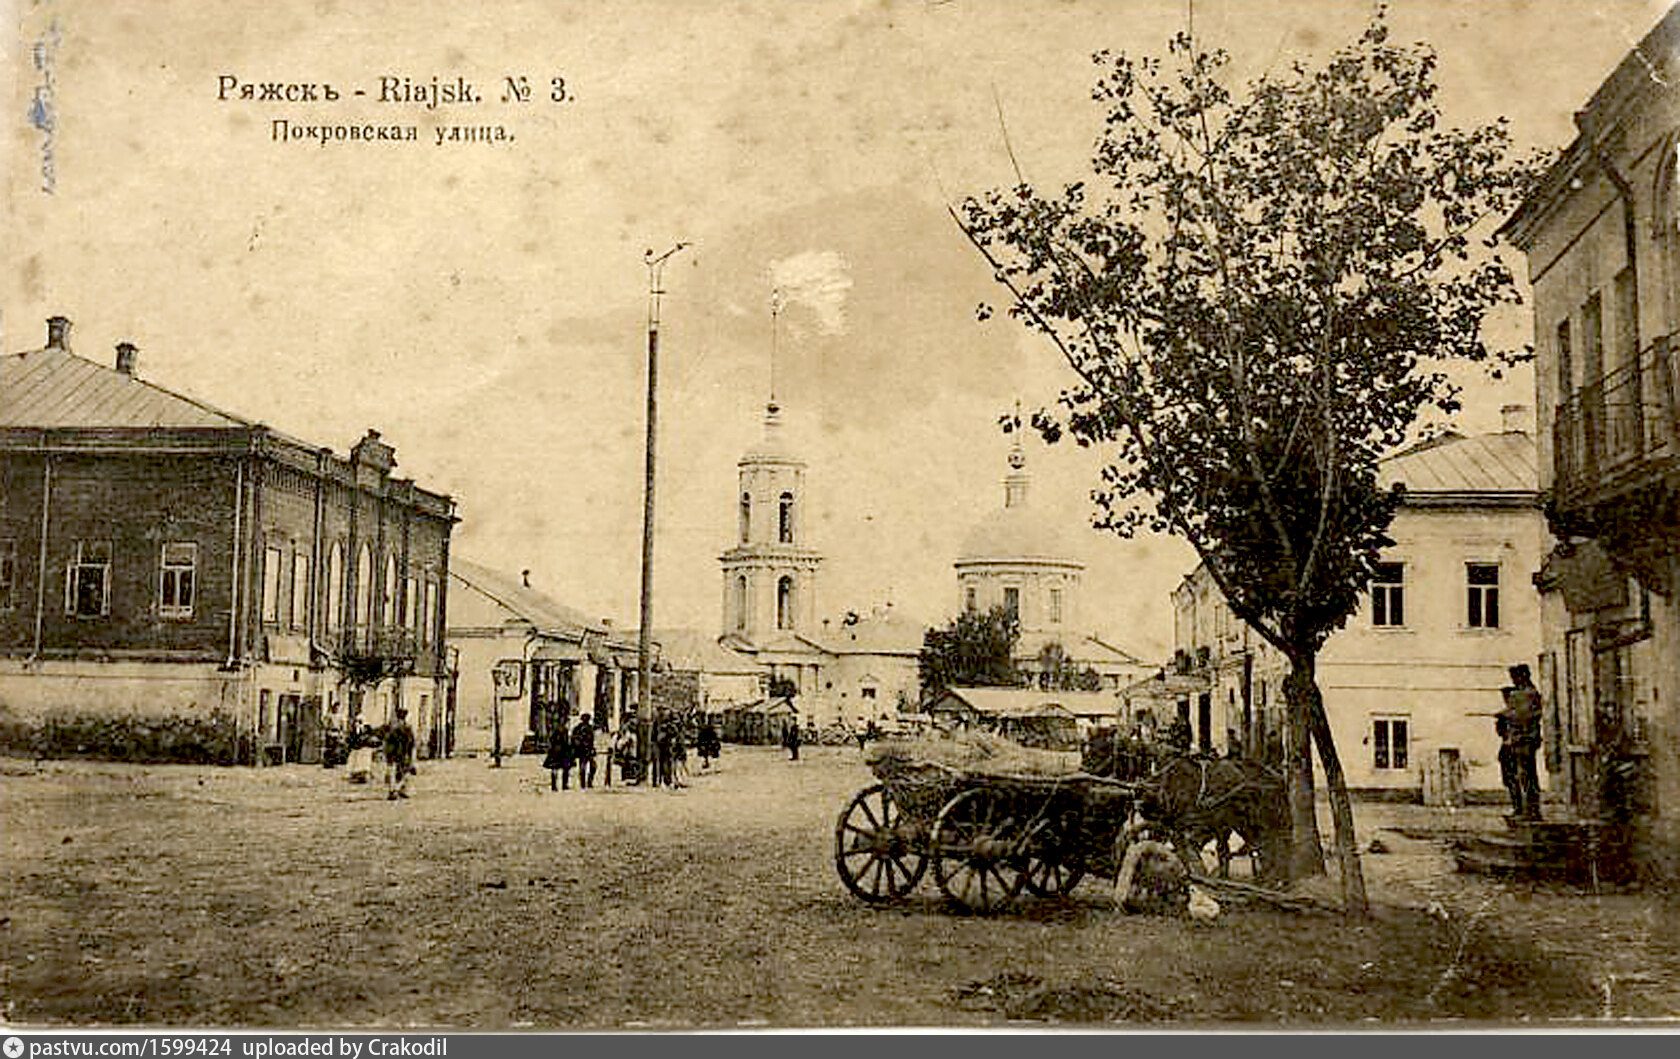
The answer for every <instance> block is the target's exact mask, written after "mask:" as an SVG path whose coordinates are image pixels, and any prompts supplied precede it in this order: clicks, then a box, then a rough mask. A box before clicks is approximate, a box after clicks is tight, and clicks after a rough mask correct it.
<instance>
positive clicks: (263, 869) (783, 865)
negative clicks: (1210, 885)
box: [0, 747, 1680, 1029]
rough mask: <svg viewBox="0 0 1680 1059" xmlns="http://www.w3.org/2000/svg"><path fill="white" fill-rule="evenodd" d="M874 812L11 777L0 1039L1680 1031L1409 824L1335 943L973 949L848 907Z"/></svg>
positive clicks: (1096, 926) (1261, 929)
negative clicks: (94, 1030)
mask: <svg viewBox="0 0 1680 1059" xmlns="http://www.w3.org/2000/svg"><path fill="white" fill-rule="evenodd" d="M869 782H871V777H870V776H869V774H868V772H867V771H866V770H865V769H864V768H863V766H862V765H861V764H860V763H859V760H858V754H857V751H856V750H855V749H851V748H844V749H841V748H808V749H807V750H806V752H805V754H804V757H803V760H801V761H800V762H798V763H797V764H795V763H790V762H788V761H786V760H785V759H784V755H783V754H782V753H780V752H779V751H775V750H770V749H757V748H754V749H744V748H737V747H727V748H726V749H725V755H724V758H723V763H722V769H721V771H720V772H718V773H717V774H715V775H699V776H696V777H695V778H694V782H693V784H692V786H691V787H690V788H688V789H686V790H682V791H659V790H641V789H624V788H612V789H599V788H598V789H596V790H593V791H589V792H578V791H571V792H562V793H558V794H551V793H549V792H548V791H547V789H546V788H547V773H545V772H543V771H541V769H540V768H539V767H538V764H537V761H536V759H534V758H519V759H514V760H512V761H511V762H510V763H509V765H508V767H506V768H503V769H500V770H494V769H491V768H489V767H488V763H487V762H485V761H483V760H459V761H449V762H437V763H430V762H423V763H422V764H421V770H420V774H419V776H418V777H417V778H416V779H415V780H414V782H413V785H412V791H413V797H412V798H411V799H409V800H407V801H399V802H391V801H387V800H386V799H385V797H384V795H383V792H382V791H380V790H378V789H377V788H371V787H360V786H353V785H351V784H349V783H348V782H347V781H346V778H345V774H344V772H343V771H342V770H326V769H321V768H317V767H305V766H287V767H283V768H275V769H263V770H253V769H216V768H199V767H189V766H124V765H110V764H99V763H80V762H43V763H33V762H29V761H22V760H11V761H6V762H0V821H3V822H4V825H5V829H4V839H3V841H4V849H5V862H4V865H3V869H0V870H3V875H4V880H5V885H4V890H3V891H0V906H3V907H0V993H3V997H4V1014H5V1017H6V1019H7V1021H9V1022H12V1023H15V1024H17V1023H22V1024H41V1023H45V1024H56V1025H70V1024H74V1025H83V1024H156V1025H191V1026H267V1027H296V1028H306V1027H327V1026H332V1027H344V1026H398V1025H401V1026H441V1027H454V1028H461V1029H467V1028H518V1027H535V1028H544V1029H551V1028H643V1027H656V1028H665V1027H696V1028H698V1027H708V1028H734V1027H757V1026H775V1027H787V1026H834V1027H839V1026H848V1025H893V1026H985V1025H1000V1024H1023V1023H1024V1024H1029V1025H1031V1024H1039V1023H1082V1024H1090V1023H1105V1024H1120V1025H1136V1026H1160V1025H1176V1026H1184V1025H1191V1026H1195V1025H1203V1024H1212V1025H1229V1024H1242V1025H1255V1024H1266V1025H1326V1024H1349V1023H1364V1022H1368V1021H1377V1022H1381V1023H1385V1024H1420V1023H1427V1024H1430V1025H1439V1020H1490V1019H1491V1020H1574V1019H1593V1018H1598V1017H1601V1016H1603V1015H1604V1014H1606V1013H1608V1014H1610V1015H1611V1016H1613V1017H1614V1016H1627V1015H1636V1016H1647V1017H1648V1016H1653V1015H1661V1014H1672V1013H1675V1012H1680V1002H1676V999H1675V998H1676V993H1675V992H1673V991H1671V990H1669V989H1668V983H1669V982H1670V981H1672V978H1671V977H1670V976H1669V974H1668V969H1669V968H1671V967H1673V966H1680V960H1676V959H1675V951H1676V950H1675V947H1674V945H1673V943H1674V941H1675V940H1676V939H1675V937H1674V929H1675V928H1674V927H1673V926H1672V925H1669V926H1666V927H1665V926H1664V925H1663V924H1664V922H1665V918H1664V915H1663V912H1662V910H1661V909H1658V908H1656V906H1654V905H1652V904H1651V903H1650V902H1648V901H1645V900H1644V899H1641V898H1629V897H1614V896H1611V897H1599V898H1591V897H1586V896H1583V895H1581V894H1579V893H1576V892H1561V891H1560V892H1557V893H1549V892H1543V891H1538V890H1536V889H1535V888H1533V887H1515V886H1512V885H1511V884H1500V883H1485V882H1483V881H1482V880H1469V881H1467V880H1464V879H1463V877H1456V876H1450V875H1449V872H1450V862H1447V861H1446V859H1445V858H1444V857H1443V856H1442V854H1441V853H1440V851H1439V850H1438V849H1435V848H1432V847H1430V846H1429V845H1428V844H1427V843H1412V844H1407V843H1405V842H1404V840H1398V839H1395V838H1394V836H1393V835H1391V834H1389V833H1388V832H1380V831H1379V830H1378V829H1379V828H1381V827H1383V826H1385V825H1392V824H1394V823H1396V822H1397V821H1396V820H1395V819H1394V814H1396V813H1404V812H1405V811H1408V810H1409V809H1410V808H1412V807H1404V808H1401V807H1361V810H1360V812H1361V822H1362V825H1363V826H1364V827H1365V829H1366V830H1367V832H1368V833H1369V834H1381V835H1382V836H1383V837H1384V840H1385V842H1388V843H1390V848H1392V849H1394V852H1391V853H1388V854H1373V855H1371V856H1369V857H1368V858H1367V869H1368V871H1369V872H1370V873H1371V875H1372V879H1373V882H1372V890H1373V895H1374V897H1375V898H1376V899H1377V900H1378V901H1379V902H1380V903H1383V907H1381V908H1380V909H1379V913H1378V915H1376V916H1375V917H1374V918H1373V919H1372V920H1370V921H1369V922H1366V923H1362V924H1359V925H1357V926H1349V925H1347V924H1346V923H1345V922H1344V921H1343V920H1342V919H1340V918H1339V917H1337V916H1333V915H1327V914H1318V913H1313V914H1306V913H1291V912H1280V911H1271V910H1266V909H1262V908H1256V907H1236V906H1228V907H1227V908H1226V909H1225V911H1224V913H1223V914H1222V915H1221V916H1220V918H1219V919H1218V920H1217V921H1216V922H1214V923H1212V924H1198V923H1193V922H1190V921H1186V920H1178V919H1159V918H1148V917H1136V916H1127V915H1123V914H1121V913H1118V912H1116V911H1114V910H1112V909H1111V907H1110V901H1109V887H1108V886H1107V885H1105V884H1104V882H1103V881H1102V880H1091V881H1087V882H1086V883H1085V884H1083V885H1082V886H1081V887H1080V888H1079V889H1078V890H1077V891H1076V892H1075V894H1074V895H1073V896H1072V897H1071V898H1070V899H1067V900H1064V901H1062V902H1042V901H1041V902H1036V903H1032V902H1023V903H1022V904H1021V905H1020V906H1019V908H1018V909H1017V910H1015V911H1013V912H1011V913H1008V914H1005V915H1001V916H997V917H984V918H982V917H972V916H962V915H957V914H954V912H953V910H952V909H950V908H949V907H947V906H946V905H945V904H944V903H943V902H942V901H941V900H940V899H939V898H938V895H937V890H936V888H935V887H934V885H933V883H932V881H931V880H924V881H923V883H922V886H921V888H920V890H919V891H918V892H917V894H916V895H914V896H913V897H912V899H911V900H910V901H908V902H906V903H905V904H903V905H901V906H897V907H892V908H886V909H882V908H876V907H870V906H867V905H865V904H864V903H863V902H861V901H859V900H857V899H856V898H854V897H852V896H851V895H850V894H848V893H847V892H846V891H845V890H844V888H843V887H842V886H841V883H840V881H839V879H838V877H837V876H836V874H835V871H834V868H833V865H832V862H831V846H832V842H833V838H832V835H833V828H834V820H835V817H836V815H837V814H838V812H839V811H840V809H841V808H842V807H843V806H844V805H845V803H846V800H847V799H848V798H849V797H850V796H851V794H852V793H853V792H855V791H856V790H857V789H859V788H861V787H863V786H865V785H866V784H868V783H869ZM1399 822H1404V821H1399ZM1617 902H1621V904H1619V905H1618V904H1617ZM1431 904H1433V905H1434V907H1433V910H1432V913H1431V912H1430V911H1426V909H1430V906H1431ZM1636 904H1637V905H1638V907H1635V906H1636ZM1396 906H1407V907H1396ZM1583 909H1585V910H1586V911H1587V914H1586V915H1585V916H1583V914H1582V910H1583ZM1525 917H1526V918H1525ZM1672 920H1673V917H1672V916H1668V917H1667V921H1668V922H1670V923H1672ZM1548 924H1550V925H1548ZM1559 924H1561V925H1562V926H1561V927H1560V926H1559ZM1665 930H1666V931H1667V933H1666V934H1665V933H1664V932H1665ZM1632 949H1637V950H1638V951H1637V952H1632V951H1631V950H1632ZM1607 985H1608V991H1607V989H1606V986H1607ZM1671 1004H1672V1005H1673V1006H1669V1005H1671Z"/></svg>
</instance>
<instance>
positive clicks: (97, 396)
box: [0, 347, 256, 427]
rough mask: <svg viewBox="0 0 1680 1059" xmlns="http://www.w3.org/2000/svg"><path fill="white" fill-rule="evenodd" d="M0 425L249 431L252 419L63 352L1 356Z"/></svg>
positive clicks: (56, 349) (52, 350)
mask: <svg viewBox="0 0 1680 1059" xmlns="http://www.w3.org/2000/svg"><path fill="white" fill-rule="evenodd" d="M0 394H4V395H5V400H4V401H0V427H248V426H254V425H256V424H254V423H253V422H252V421H250V420H247V419H242V418H240V417H239V416H236V415H234V414H232V413H231V412H224V411H222V410H221V409H218V408H214V407H212V406H210V405H207V404H205V403H203V402H202V401H196V400H194V399H192V398H191V397H184V396H182V395H181V394H178V393H175V392H174V391H173V390H166V389H164V388H163V387H161V386H158V385H156V384H154V383H150V382H147V381H146V380H144V379H140V378H136V377H135V376H134V375H131V374H129V373H127V372H122V371H118V370H116V369H115V368H110V367H106V366H105V365H103V364H98V363H95V362H94V361H91V360H88V359H87V358H86V357H81V356H78V355H76V354H75V353H72V352H70V351H69V350H68V349H58V348H53V347H47V348H45V349H38V350H34V351H32V352H28V353H14V354H11V355H9V356H0Z"/></svg>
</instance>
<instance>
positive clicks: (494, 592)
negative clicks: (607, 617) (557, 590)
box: [449, 556, 627, 644]
mask: <svg viewBox="0 0 1680 1059" xmlns="http://www.w3.org/2000/svg"><path fill="white" fill-rule="evenodd" d="M449 574H450V576H451V577H453V578H455V580H457V581H459V582H461V583H462V584H463V585H465V586H467V587H468V588H470V589H472V590H474V591H476V592H477V593H478V594H479V595H481V596H483V597H484V598H486V599H488V600H489V601H490V602H491V603H493V604H494V605H495V606H496V607H498V608H499V609H500V610H502V611H504V612H505V613H506V614H507V616H508V617H507V618H505V619H503V620H509V619H511V620H515V621H522V622H525V623H527V624H529V625H531V626H533V627H535V628H536V630H537V631H538V632H541V633H544V634H545V635H549V636H558V637H561V638H563V639H570V640H577V639H581V638H582V637H583V634H584V632H585V631H588V632H592V633H596V634H599V635H604V636H607V638H608V639H609V640H610V641H611V642H613V643H615V644H622V643H624V642H627V641H625V640H624V638H623V637H616V636H611V635H610V633H611V631H612V630H611V628H610V627H609V626H608V625H607V623H606V622H603V621H599V620H597V619H594V618H591V617H589V616H588V615H586V614H584V613H583V612H582V611H580V610H577V609H575V608H573V607H569V606H567V605H566V604H564V603H561V602H559V601H558V600H556V599H554V598H553V597H551V596H548V595H546V594H544V593H542V592H539V591H538V590H537V589H534V588H528V587H526V586H525V584H524V583H523V582H522V581H521V580H520V579H519V578H517V577H512V576H510V575H508V574H504V573H502V572H501V571H500V570H492V569H491V568H490V567H488V566H482V565H480V564H478V563H475V562H472V561H471V560H469V559H463V558H461V557H459V556H451V557H450V559H449ZM456 604H457V600H456V598H455V597H453V596H452V597H451V598H450V600H449V609H450V612H451V615H452V616H453V615H454V614H455V613H456V612H457V606H456ZM451 624H456V625H459V624H460V623H459V622H454V621H452V622H451Z"/></svg>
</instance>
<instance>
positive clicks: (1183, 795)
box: [834, 755, 1281, 913]
mask: <svg viewBox="0 0 1680 1059" xmlns="http://www.w3.org/2000/svg"><path fill="white" fill-rule="evenodd" d="M1222 765H1227V763H1224V762H1203V761H1198V760H1196V759H1189V758H1178V759H1175V760H1172V761H1168V762H1167V763H1165V764H1164V765H1162V766H1161V768H1159V769H1157V770H1156V771H1155V772H1154V773H1152V774H1151V775H1150V776H1149V777H1147V778H1145V779H1142V780H1136V781H1131V780H1121V779H1115V778H1111V777H1106V776H1097V775H1092V774H1090V773H1084V772H1069V773H1066V774H1062V775H1037V774H1022V773H1008V772H1003V771H997V770H989V769H986V768H963V767H957V766H953V765H949V764H944V763H939V762H930V761H916V760H906V759H905V758H903V757H900V756H892V755H888V756H884V757H880V758H878V759H876V760H875V761H872V762H871V765H870V767H871V769H872V770H873V771H874V772H875V775H876V777H877V779H879V780H880V782H879V783H876V784H874V785H871V786H869V787H866V788H864V789H863V790H861V791H859V792H858V793H857V794H856V795H854V796H853V797H852V799H851V801H850V802H849V803H848V804H847V805H846V808H845V809H844V810H843V811H842V812H841V813H840V819H839V822H838V823H837V824H836V826H835V830H834V865H835V868H836V870H837V871H838V872H839V875H840V878H841V881H842V882H844V883H845V885H846V888H847V889H849V890H850V891H851V892H852V893H854V894H856V895H857V896H858V897H860V898H862V899H863V900H865V901H869V902H871V903H876V902H886V901H897V900H901V899H903V898H905V897H906V896H908V895H909V894H910V893H911V892H912V891H913V890H915V888H916V886H917V885H918V884H919V883H920V882H921V881H922V879H923V877H924V876H925V875H926V873H927V870H928V868H929V867H930V864H931V867H932V869H933V878H934V880H935V882H936V883H937V884H938V886H939V889H940V891H941V892H943V893H944V894H945V895H946V896H947V897H948V898H950V899H951V900H952V901H954V902H955V903H956V904H958V905H959V906H961V907H963V908H965V909H967V910H969V911H973V912H981V913H989V912H995V911H998V910H999V909H1001V908H1003V907H1004V906H1005V905H1007V904H1009V903H1011V902H1013V901H1014V900H1015V898H1016V897H1017V896H1019V895H1020V894H1021V892H1022V891H1023V890H1024V891H1026V892H1027V893H1030V894H1032V895H1034V896H1037V897H1057V896H1060V895H1062V894H1065V893H1067V892H1068V891H1070V890H1072V889H1073V887H1074V886H1075V885H1077V884H1078V882H1079V881H1080V880H1081V879H1082V878H1084V877H1085V876H1086V875H1087V874H1092V875H1098V876H1104V877H1107V878H1113V877H1114V876H1115V875H1117V874H1118V873H1119V870H1120V866H1121V863H1122V861H1123V859H1124V857H1125V852H1126V849H1127V847H1128V845H1129V844H1130V843H1131V842H1133V841H1135V840H1137V839H1139V838H1143V837H1150V838H1155V839H1159V840H1164V841H1166V842H1169V843H1171V844H1172V845H1173V846H1174V847H1175V848H1176V849H1177V850H1178V851H1179V854H1180V856H1181V857H1182V858H1184V859H1185V861H1186V865H1187V867H1188V868H1189V870H1190V871H1191V872H1192V874H1201V873H1203V872H1205V871H1207V870H1209V869H1210V868H1212V867H1213V866H1212V865H1208V864H1206V863H1205V862H1204V860H1203V850H1204V848H1206V849H1207V850H1208V851H1209V852H1211V853H1213V854H1214V855H1215V856H1217V869H1218V870H1219V871H1220V872H1221V873H1222V874H1227V873H1228V871H1229V865H1230V861H1231V856H1232V854H1233V853H1234V854H1235V855H1237V856H1246V857H1247V858H1248V859H1249V861H1250V870H1251V872H1252V873H1253V874H1254V875H1256V876H1259V875H1261V873H1262V872H1263V871H1265V870H1267V869H1268V868H1270V867H1272V866H1273V865H1275V863H1276V859H1277V858H1276V855H1275V850H1276V849H1277V846H1276V844H1275V841H1274V839H1275V838H1276V836H1277V828H1276V827H1275V826H1273V825H1274V824H1275V823H1276V822H1278V821H1279V820H1280V818H1279V817H1278V816H1277V815H1276V813H1275V811H1274V810H1275V809H1276V802H1277V797H1276V795H1278V794H1281V785H1279V787H1278V789H1277V790H1276V791H1273V790H1272V789H1271V784H1270V777H1269V776H1261V778H1260V780H1259V781H1257V780H1256V779H1255V777H1256V776H1260V775H1261V774H1260V773H1258V772H1254V770H1253V769H1249V770H1247V771H1244V769H1243V768H1242V766H1241V765H1240V764H1239V765H1236V766H1235V768H1232V767H1227V768H1225V769H1223V770H1221V769H1220V768H1219V766H1222ZM1255 768H1258V766H1255ZM1262 771H1263V770H1262ZM1233 847H1234V848H1233Z"/></svg>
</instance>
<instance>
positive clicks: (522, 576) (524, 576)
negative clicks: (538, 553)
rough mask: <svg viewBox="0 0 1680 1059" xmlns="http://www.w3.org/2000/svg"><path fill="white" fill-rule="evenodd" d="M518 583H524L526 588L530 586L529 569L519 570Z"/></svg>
mask: <svg viewBox="0 0 1680 1059" xmlns="http://www.w3.org/2000/svg"><path fill="white" fill-rule="evenodd" d="M519 583H520V584H522V585H524V586H525V587H526V588H530V587H531V571H529V570H521V571H519Z"/></svg>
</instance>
